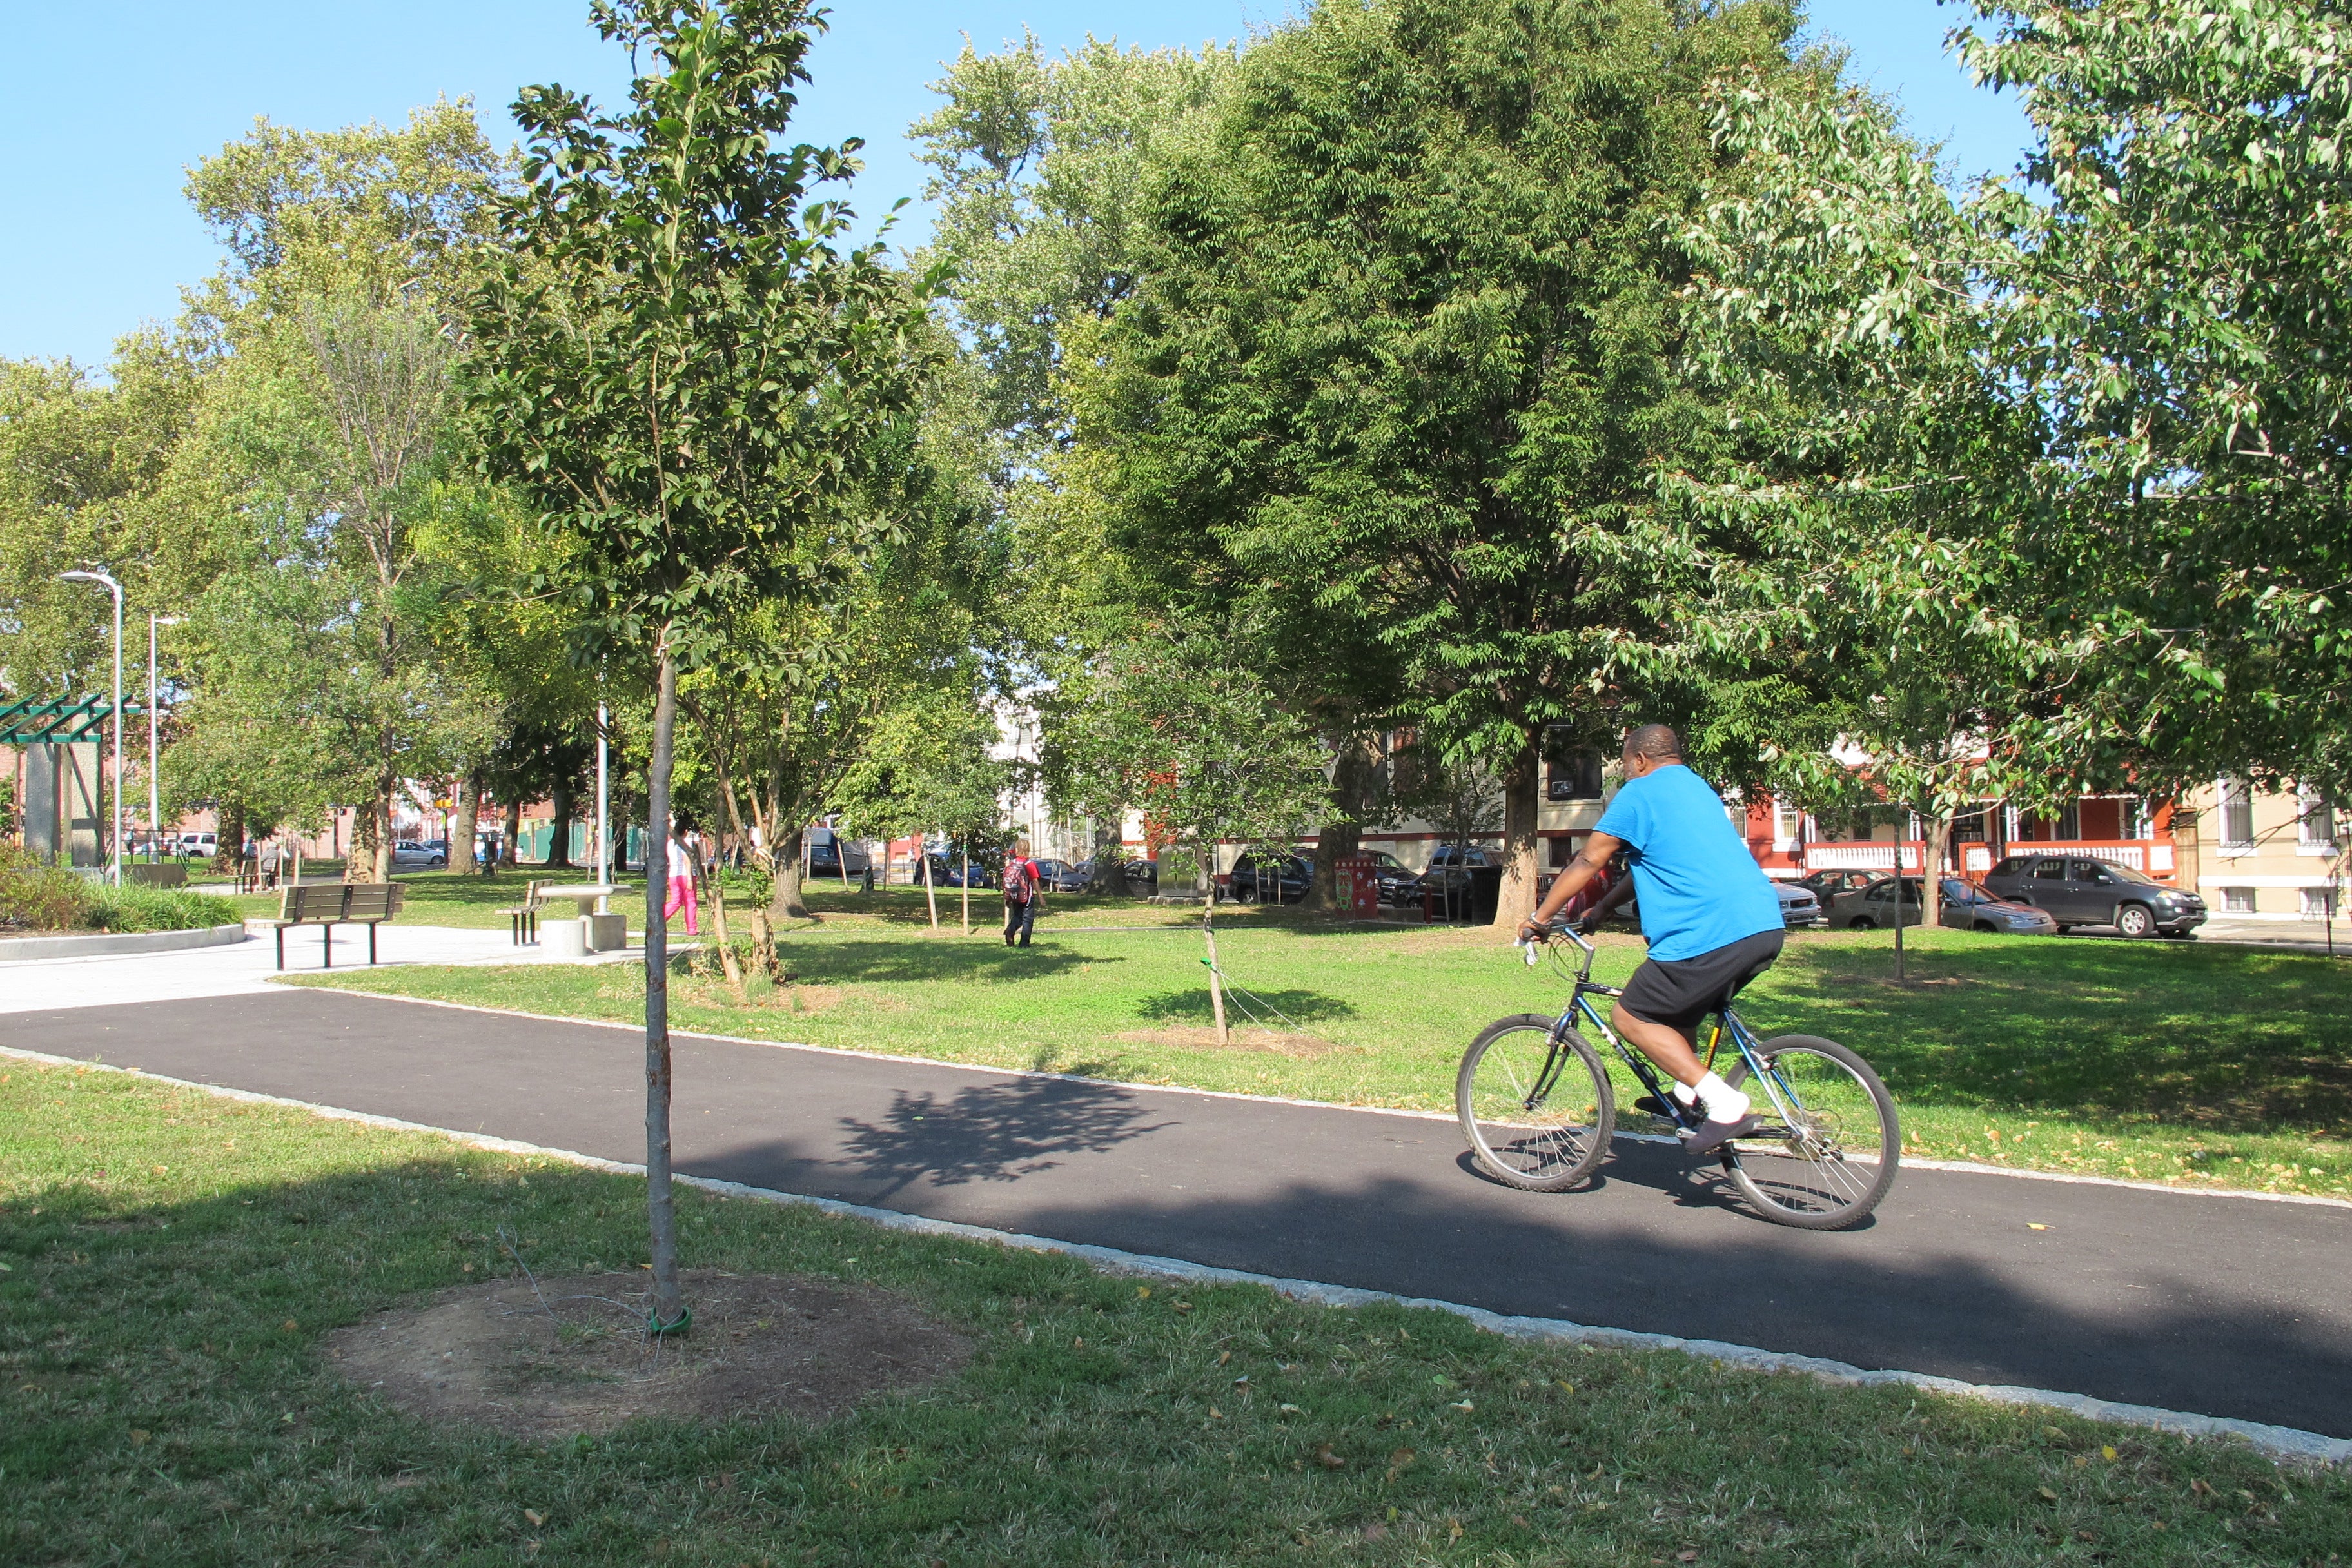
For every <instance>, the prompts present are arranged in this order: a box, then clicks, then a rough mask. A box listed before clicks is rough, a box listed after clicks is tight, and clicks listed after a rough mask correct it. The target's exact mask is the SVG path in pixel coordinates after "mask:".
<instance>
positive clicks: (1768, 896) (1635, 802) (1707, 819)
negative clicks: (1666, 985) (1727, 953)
mask: <svg viewBox="0 0 2352 1568" xmlns="http://www.w3.org/2000/svg"><path fill="white" fill-rule="evenodd" d="M1597 831H1599V832H1601V833H1606V834H1607V835H1609V837H1612V838H1622V839H1623V840H1624V841H1625V845H1626V847H1627V848H1628V849H1629V850H1630V851H1631V853H1629V854H1628V855H1627V856H1626V861H1627V863H1628V864H1629V865H1630V866H1631V867H1632V868H1633V893H1634V896H1635V897H1636V898H1638V899H1639V900H1641V903H1642V934H1643V935H1644V936H1646V937H1648V938H1649V939H1650V956H1651V957H1652V958H1659V959H1666V960H1669V961H1671V960H1675V959H1682V958H1696V957H1697V956H1698V955H1699V954H1700V953H1702V952H1714V951H1715V950H1716V949H1717V948H1718V947H1727V946H1729V945H1730V944H1731V943H1733V942H1738V940H1739V939H1740V938H1741V937H1744V936H1754V935H1755V934H1756V933H1757V932H1758V931H1781V930H1784V929H1786V924H1787V922H1786V921H1783V920H1782V919H1781V917H1780V899H1779V898H1778V897H1777V896H1776V895H1775V894H1774V893H1773V891H1772V884H1771V883H1770V882H1769V880H1767V879H1766V878H1765V876H1764V870H1763V868H1762V867H1760V866H1759V865H1757V864H1756V857H1755V856H1753V855H1750V854H1749V853H1748V846H1747V844H1746V843H1745V842H1743V841H1742V840H1741V838H1740V837H1739V835H1738V832H1737V831H1735V830H1734V829H1733V827H1732V826H1731V818H1730V817H1729V816H1727V814H1726V813H1725V811H1724V809H1723V801H1722V799H1721V798H1720V797H1719V796H1717V794H1716V793H1715V791H1713V790H1711V789H1709V788H1707V786H1706V782H1705V781H1704V780H1702V779H1701V778H1700V777H1699V776H1698V775H1697V774H1696V773H1693V772H1691V771H1690V769H1688V768H1686V767H1685V766H1683V765H1682V764H1681V763H1674V764H1672V765H1671V766H1668V767H1663V768H1659V769H1657V770H1655V771H1654V772H1652V773H1644V774H1643V775H1642V776H1641V777H1640V778H1637V779H1633V780H1631V781H1629V782H1628V783H1627V784H1626V785H1625V787H1624V788H1622V789H1621V790H1619V791H1618V792H1617V795H1616V798H1615V799H1613V800H1612V801H1611V802H1610V803H1609V809H1608V810H1607V811H1604V812H1602V813H1601V824H1600V826H1599V828H1598V829H1597Z"/></svg>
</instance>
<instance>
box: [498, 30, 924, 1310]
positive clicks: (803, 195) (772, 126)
mask: <svg viewBox="0 0 2352 1568" xmlns="http://www.w3.org/2000/svg"><path fill="white" fill-rule="evenodd" d="M593 16H594V17H595V21H596V26H597V28H598V31H599V32H600V33H601V34H602V35H603V36H604V37H605V38H607V39H609V40H612V41H614V42H617V43H620V44H622V45H624V46H625V47H627V48H628V49H629V50H630V51H631V54H632V58H637V59H639V60H641V61H643V62H644V63H645V65H646V69H645V72H644V74H642V75H640V76H638V77H637V78H636V79H635V82H634V83H633V84H632V86H631V89H630V101H629V104H628V106H627V107H626V108H625V109H624V110H618V111H616V112H612V113H606V112H603V111H600V110H597V109H596V108H595V107H594V106H593V105H592V104H590V103H589V102H588V100H585V99H583V98H581V97H579V96H578V95H576V94H573V93H572V92H570V91H567V90H566V89H562V88H560V87H534V88H529V89H525V90H524V91H523V93H522V95H521V97H520V100H518V101H517V103H516V105H515V115H516V118H517V120H518V121H520V123H521V125H522V127H523V131H524V133H525V135H526V136H527V138H528V139H529V151H528V153H527V156H526V158H525V162H524V165H523V181H524V189H523V191H522V193H521V194H520V195H519V196H518V197H517V198H516V199H515V200H514V201H513V202H512V203H510V204H509V205H508V207H507V208H506V237H507V241H508V245H509V250H510V256H509V261H508V263H507V265H506V266H504V267H503V268H501V269H500V271H499V273H498V275H497V276H495V277H494V278H493V279H492V280H491V282H490V283H489V284H488V286H487V287H486V288H485V289H483V291H482V293H481V295H480V297H479V299H478V303H477V308H476V310H475V313H474V317H473V325H474V331H475V334H476V338H477V345H478V346H477V356H476V364H475V368H476V375H477V386H478V391H477V395H476V397H477V401H476V409H477V413H478V429H479V431H480V434H481V437H482V440H483V443H484V446H485V448H486V451H487V454H488V464H489V467H490V469H491V471H492V472H494V473H495V474H497V475H499V477H501V478H503V479H507V480H508V481H509V482H511V483H512V484H514V485H515V486H516V487H517V488H518V489H520V490H521V491H522V492H523V493H524V494H525V495H527V496H528V497H529V498H530V502H531V504H532V506H533V507H534V508H535V510H537V511H538V513H539V514H540V515H541V518H542V519H543V520H544V521H545V522H546V524H547V526H548V527H549V529H550V530H551V532H553V533H554V534H556V535H557V536H558V537H560V538H561V539H562V540H563V541H564V542H565V544H566V547H567V549H568V551H569V554H568V555H567V557H566V561H565V581H564V586H565V588H566V589H567V590H568V592H569V593H570V594H571V595H572V596H573V598H574V600H575V602H576V603H577V604H578V605H579V607H580V609H581V611H582V612H583V616H584V618H585V621H586V625H587V629H588V632H589V634H590V635H591V636H592V637H594V638H596V639H600V640H601V642H602V643H603V644H604V646H605V647H608V648H609V649H610V650H611V654H612V657H613V658H615V659H616V660H617V659H621V658H627V659H629V660H631V661H632V662H635V663H637V664H638V666H639V668H643V669H645V670H646V672H647V673H648V674H649V675H650V678H651V684H652V686H653V688H654V691H655V707H654V721H653V734H652V757H651V762H650V764H649V768H648V773H647V779H646V793H647V795H648V805H649V810H650V820H649V822H648V824H647V826H648V834H647V849H646V906H647V907H646V1200H647V1209H648V1218H649V1222H650V1227H651V1231H652V1239H653V1264H654V1299H653V1310H652V1312H651V1315H650V1319H649V1322H650V1325H651V1327H652V1329H653V1331H656V1332H667V1331H672V1330H675V1329H677V1328H681V1327H683V1326H684V1325H685V1324H686V1322H687V1321H688V1317H687V1314H686V1309H685V1306H684V1303H683V1301H682V1300H681V1298H680V1295H679V1289H678V1279H677V1233H676V1222H675V1215H674V1213H673V1210H672V1206H671V1199H670V1164H669V1083H670V1056H669V1028H668V991H667V974H668V970H667V930H666V925H665V921H664V920H663V917H662V899H663V894H664V891H665V884H666V880H667V826H668V823H667V818H668V816H669V812H670V788H671V773H672V766H673V763H674V760H675V747H676V737H677V684H678V672H679V668H680V667H681V665H682V664H690V663H698V662H700V661H701V660H702V659H704V658H708V657H709V653H710V651H711V650H712V649H713V647H715V646H716V645H717V644H718V643H719V641H720V640H721V638H722V637H723V636H724V633H725V629H726V627H727V626H729V625H730V622H731V621H732V620H733V619H734V617H736V616H740V615H743V614H746V613H747V612H750V611H751V610H753V609H754V608H755V607H756V606H758V605H762V604H766V603H772V602H774V601H777V600H780V599H788V598H791V597H793V596H795V595H796V592H797V591H798V590H799V589H801V588H802V587H803V584H802V583H801V582H800V581H798V579H797V578H796V577H795V575H794V574H793V559H794V552H793V542H794V539H795V537H796V536H797V535H798V534H799V533H800V532H801V531H803V530H805V529H807V528H809V527H810V526H812V525H814V523H816V522H818V521H821V520H825V519H828V518H830V517H831V516H832V515H833V510H834V504H835V500H836V498H838V496H839V495H840V494H841V493H842V492H843V490H844V489H845V488H846V487H848V486H849V485H851V484H853V483H854V482H855V481H856V479H857V477H858V468H859V465H860V463H861V461H862V460H863V458H864V456H865V455H866V454H867V453H868V452H870V451H871V449H872V447H873V446H874V443H875V437H876V434H877V429H878V428H880V427H881V426H886V425H887V423H888V422H890V421H892V420H894V419H896V418H897V417H898V416H899V415H900V414H901V413H902V412H903V410H904V409H905V407H906V406H907V404H908V375H907V374H906V366H907V361H908V350H909V339H910V336H911V334H912V333H913V332H914V331H916V330H917V328H918V324H919V305H917V304H914V303H911V302H910V299H909V290H908V289H907V288H906V287H905V286H904V284H903V282H902V281H901V280H900V279H898V278H897V277H895V276H893V275H892V274H891V273H889V272H888V271H887V269H886V268H885V267H884V266H883V264H882V261H881V258H880V257H879V255H878V253H877V252H876V251H874V250H870V249H868V250H854V251H851V252H849V253H847V254H846V255H844V254H842V253H841V252H839V251H838V250H836V249H835V241H836V240H837V239H838V238H839V237H841V235H842V234H843V232H844V230H845V226H846V224H847V222H848V219H849V216H850V215H849V213H848V210H847V208H846V207H845V205H842V204H840V203H837V202H830V201H812V200H810V199H809V192H810V190H811V187H812V186H813V185H814V184H821V183H824V182H832V181H838V180H844V179H846V178H847V177H848V176H849V175H850V174H852V173H853V172H854V170H855V167H856V165H855V163H854V161H853V154H854V153H855V151H856V144H855V143H849V144H845V146H843V147H840V148H814V147H808V146H796V147H792V148H784V147H782V146H780V145H779V143H778V140H777V139H778V138H781V137H782V135H783V134H784V132H785V131H786V130H787V128H788V126H789V122H790V120H791V116H792V111H793V105H794V102H795V96H794V91H793V89H794V88H795V87H796V86H797V85H798V84H800V83H802V82H803V81H805V80H806V79H807V76H806V72H805V71H804V70H803V59H804V58H805V57H806V55H807V52H808V48H809V45H810V41H811V33H812V31H813V29H814V28H815V27H817V26H821V25H822V24H821V21H820V20H819V18H818V16H817V15H816V14H815V13H814V12H812V11H811V10H810V9H809V8H808V6H807V5H805V4H804V3H803V0H707V3H706V0H595V4H594V5H593Z"/></svg>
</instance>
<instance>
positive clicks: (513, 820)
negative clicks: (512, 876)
mask: <svg viewBox="0 0 2352 1568" xmlns="http://www.w3.org/2000/svg"><path fill="white" fill-rule="evenodd" d="M521 837H522V802H520V801H519V800H510V801H509V802H507V804H506V809H505V810H504V811H503V812H501V813H500V814H499V865H501V866H512V865H514V864H515V863H516V862H515V845H516V844H517V843H518V842H519V841H520V839H521Z"/></svg>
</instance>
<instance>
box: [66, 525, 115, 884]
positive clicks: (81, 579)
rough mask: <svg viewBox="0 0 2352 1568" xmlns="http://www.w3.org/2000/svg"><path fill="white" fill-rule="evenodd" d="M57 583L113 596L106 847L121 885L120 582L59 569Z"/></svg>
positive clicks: (113, 881) (89, 573) (111, 873)
mask: <svg viewBox="0 0 2352 1568" xmlns="http://www.w3.org/2000/svg"><path fill="white" fill-rule="evenodd" d="M58 582H60V583H101V584H105V586H106V590H107V592H109V593H110V594H112V595H114V799H113V805H114V833H113V839H114V842H113V843H112V844H111V845H110V846H109V847H110V849H111V851H112V854H111V855H110V865H111V868H112V869H111V872H110V876H109V878H108V879H109V880H110V881H111V882H112V883H113V884H114V885H115V886H116V887H118V888H119V887H121V886H122V584H120V583H118V582H116V581H115V580H114V579H113V578H111V577H110V576H108V575H107V574H105V573H103V572H60V573H58Z"/></svg>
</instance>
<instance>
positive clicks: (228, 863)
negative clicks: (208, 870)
mask: <svg viewBox="0 0 2352 1568" xmlns="http://www.w3.org/2000/svg"><path fill="white" fill-rule="evenodd" d="M213 821H214V823H215V825H216V831H215V835H214V839H215V842H214V844H213V869H214V870H215V871H226V872H228V873H229V874H230V875H231V876H234V875H236V868H237V862H238V858H240V857H241V856H243V855H244V853H245V803H244V802H243V801H240V800H225V801H223V802H221V803H220V806H219V808H218V809H217V810H215V812H214V813H213ZM344 864H345V865H349V864H350V862H349V861H345V862H344Z"/></svg>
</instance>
